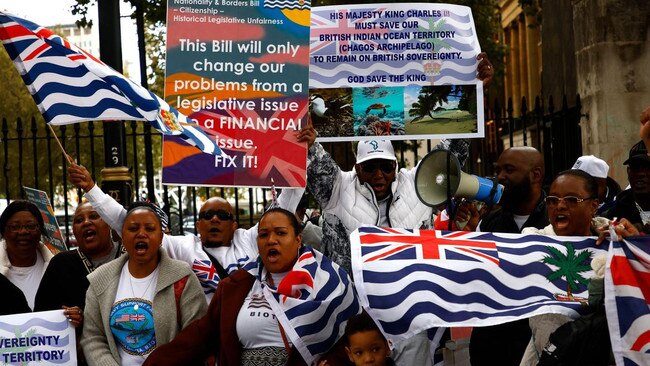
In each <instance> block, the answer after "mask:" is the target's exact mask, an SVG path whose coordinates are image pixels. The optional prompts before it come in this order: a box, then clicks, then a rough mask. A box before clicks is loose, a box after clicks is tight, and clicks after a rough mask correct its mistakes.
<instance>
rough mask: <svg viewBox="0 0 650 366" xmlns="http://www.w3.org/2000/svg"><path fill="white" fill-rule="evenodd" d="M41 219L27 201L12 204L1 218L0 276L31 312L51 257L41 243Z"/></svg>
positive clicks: (42, 229)
mask: <svg viewBox="0 0 650 366" xmlns="http://www.w3.org/2000/svg"><path fill="white" fill-rule="evenodd" d="M44 234H45V229H44V223H43V216H42V215H41V212H40V211H39V210H38V207H36V205H34V204H33V203H31V202H29V201H22V200H19V201H13V202H11V203H10V204H9V205H8V206H7V208H5V210H4V211H3V212H2V215H0V236H1V237H2V249H3V250H0V274H2V275H4V276H6V277H7V279H9V281H11V283H13V284H14V285H16V286H17V287H18V288H19V289H20V290H21V291H22V292H23V294H24V295H25V298H26V299H27V303H28V304H29V307H30V308H31V309H33V308H34V299H35V297H36V290H37V289H38V286H39V284H40V283H41V278H42V277H43V273H45V269H46V268H47V265H48V264H49V263H50V260H51V259H52V257H53V255H52V253H51V252H50V251H49V250H48V249H47V247H46V246H45V245H44V244H43V242H42V241H41V238H42V235H44Z"/></svg>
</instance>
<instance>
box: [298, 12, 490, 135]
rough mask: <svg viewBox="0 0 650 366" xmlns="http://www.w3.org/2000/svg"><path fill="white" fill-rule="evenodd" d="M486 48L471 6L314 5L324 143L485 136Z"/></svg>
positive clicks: (316, 109) (315, 99) (315, 73)
mask: <svg viewBox="0 0 650 366" xmlns="http://www.w3.org/2000/svg"><path fill="white" fill-rule="evenodd" d="M480 52H481V49H480V45H479V43H478V38H477V36H476V30H475V27H474V20H473V18H472V12H471V10H470V8H468V7H465V6H458V5H451V4H426V3H417V4H408V3H397V4H372V5H370V4H365V5H336V6H324V7H318V8H314V9H313V11H312V18H311V35H310V74H309V77H310V78H309V87H310V100H311V107H312V108H311V117H312V121H313V123H314V127H315V128H316V130H317V131H318V132H319V138H318V140H319V141H353V140H361V139H364V138H372V136H383V137H385V138H387V139H394V140H405V139H430V138H445V137H447V138H448V137H455V138H460V137H465V138H468V137H483V136H484V132H483V85H482V82H481V81H480V80H478V79H476V75H477V72H476V68H477V65H478V61H477V60H476V56H477V55H478V54H479V53H480Z"/></svg>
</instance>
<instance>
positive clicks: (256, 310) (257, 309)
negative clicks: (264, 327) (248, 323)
mask: <svg viewBox="0 0 650 366" xmlns="http://www.w3.org/2000/svg"><path fill="white" fill-rule="evenodd" d="M248 309H249V310H250V312H251V314H250V316H251V317H263V318H273V319H275V314H273V311H271V305H269V303H268V301H266V298H265V297H264V295H262V294H253V295H252V296H251V302H250V303H249V304H248ZM266 309H268V311H267V310H266Z"/></svg>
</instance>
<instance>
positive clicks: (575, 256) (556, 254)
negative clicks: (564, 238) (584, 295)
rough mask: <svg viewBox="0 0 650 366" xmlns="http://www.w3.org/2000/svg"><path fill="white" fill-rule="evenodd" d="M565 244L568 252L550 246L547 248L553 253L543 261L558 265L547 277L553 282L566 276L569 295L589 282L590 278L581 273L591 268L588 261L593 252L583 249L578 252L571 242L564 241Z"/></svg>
mask: <svg viewBox="0 0 650 366" xmlns="http://www.w3.org/2000/svg"><path fill="white" fill-rule="evenodd" d="M564 245H565V246H566V254H563V253H562V252H561V251H559V250H558V249H556V248H554V247H551V246H549V247H547V248H548V251H549V252H551V255H550V256H545V257H544V258H543V259H542V261H543V262H544V263H546V264H550V265H553V266H556V267H558V269H557V270H556V271H554V272H551V274H549V275H548V276H547V277H546V278H547V279H548V280H549V281H551V282H552V281H555V280H558V279H560V278H564V279H565V280H566V282H567V292H568V295H569V296H571V293H572V292H573V291H576V290H578V286H579V285H580V284H583V285H587V284H589V280H588V279H586V278H584V277H583V276H582V275H580V273H582V272H588V271H590V270H591V266H590V265H589V263H588V262H587V261H588V260H589V259H590V258H591V252H589V251H588V250H583V251H581V252H579V253H576V251H575V248H573V245H572V244H571V243H564Z"/></svg>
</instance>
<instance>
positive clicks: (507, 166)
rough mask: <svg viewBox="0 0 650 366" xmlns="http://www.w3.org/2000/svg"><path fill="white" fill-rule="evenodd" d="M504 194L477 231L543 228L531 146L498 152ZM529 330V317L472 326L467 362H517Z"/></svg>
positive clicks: (539, 173)
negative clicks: (501, 322) (482, 325)
mask: <svg viewBox="0 0 650 366" xmlns="http://www.w3.org/2000/svg"><path fill="white" fill-rule="evenodd" d="M495 173H496V175H497V179H498V180H499V183H501V184H503V187H504V189H503V195H502V196H501V200H500V201H499V207H497V208H495V209H494V210H492V211H491V212H489V213H488V214H487V215H486V216H485V217H484V218H483V219H482V220H481V222H480V223H479V225H478V228H477V231H483V232H498V233H520V232H521V230H522V229H523V228H525V227H536V228H538V229H542V228H544V227H545V226H547V225H548V224H549V221H548V215H547V214H546V203H545V201H544V198H545V197H546V194H545V193H544V191H543V190H542V183H543V182H544V159H543V157H542V154H540V152H539V151H537V149H535V148H533V147H511V148H509V149H507V150H505V151H504V152H503V153H501V156H499V160H498V161H497V165H496V171H495ZM530 337H531V332H530V327H529V326H528V319H522V320H518V321H514V322H510V323H505V324H499V325H493V326H488V327H474V329H473V330H472V336H471V338H470V344H469V354H470V362H471V364H472V366H477V365H495V364H499V365H519V362H520V361H521V358H522V356H523V354H524V351H525V349H526V346H527V345H528V341H529V340H530Z"/></svg>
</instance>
